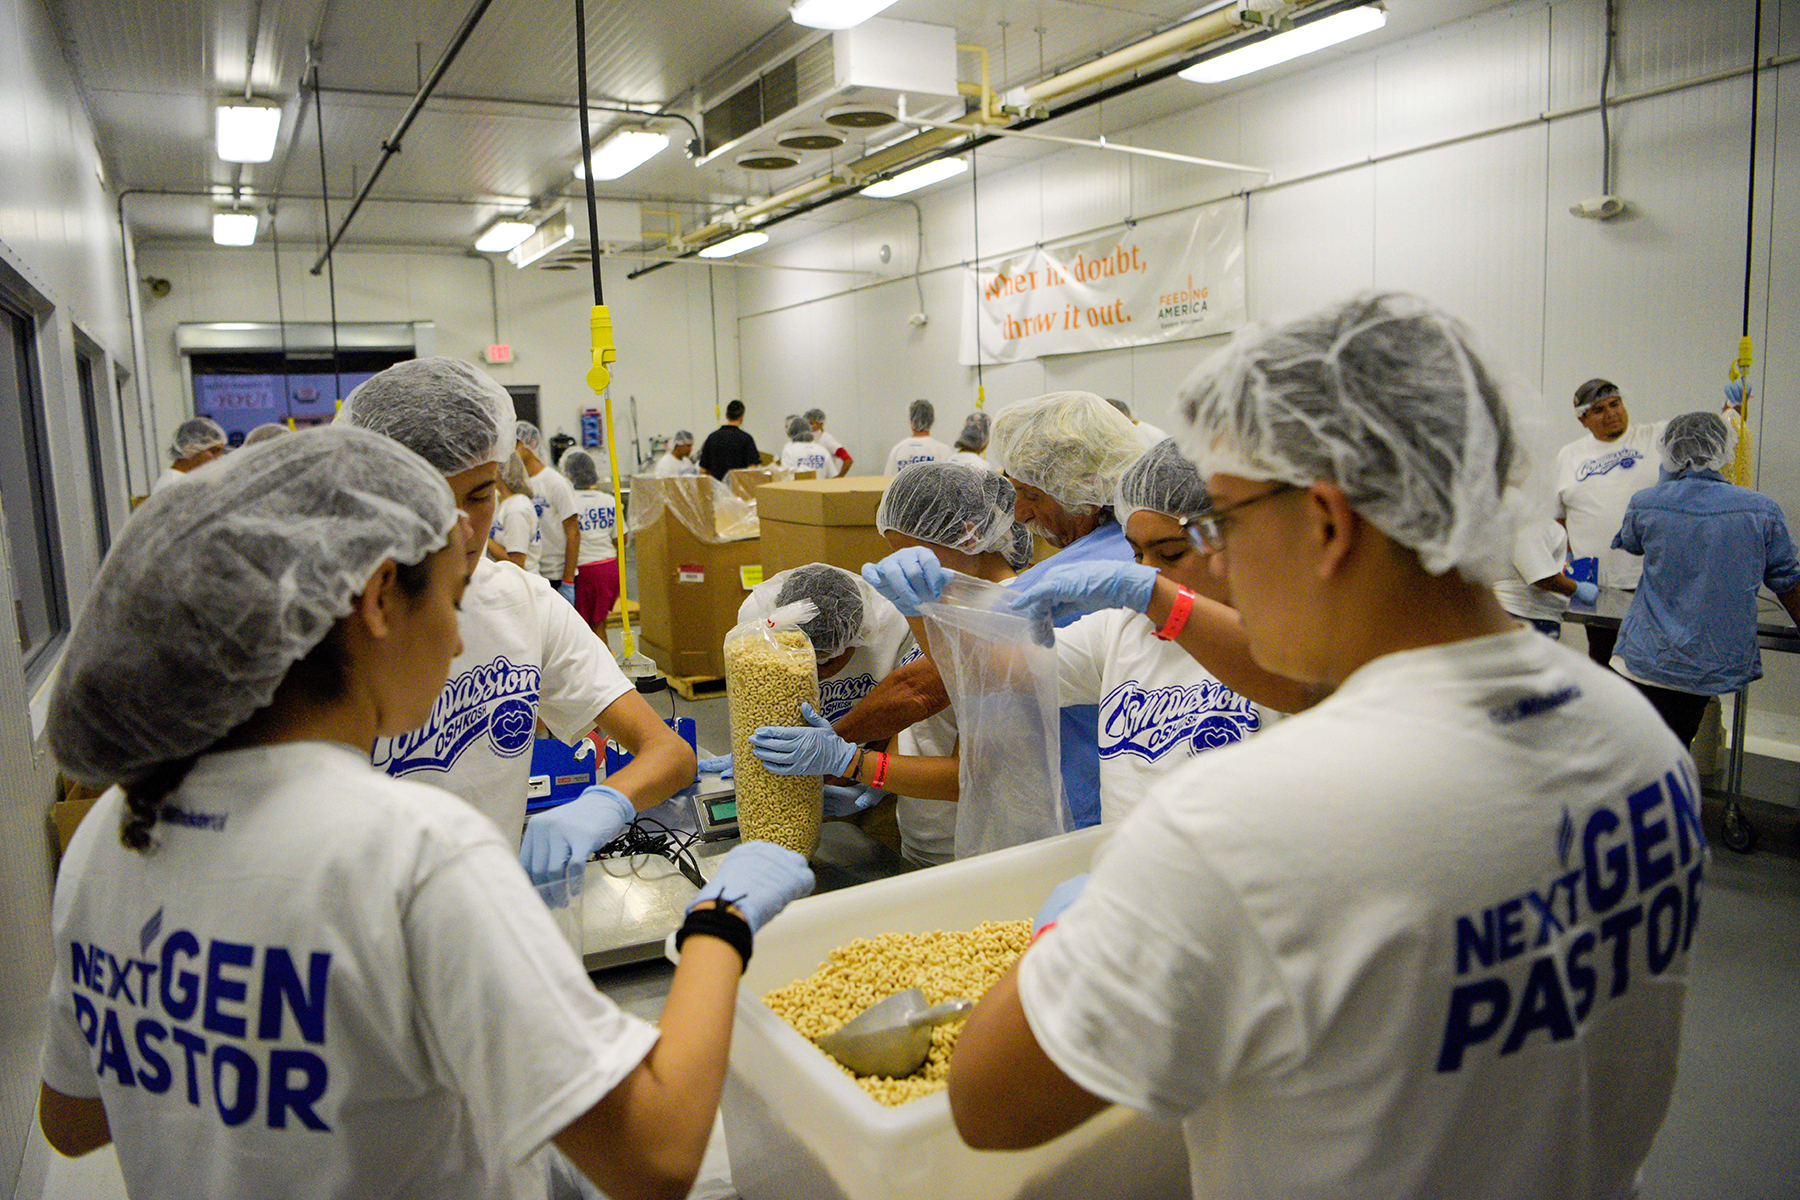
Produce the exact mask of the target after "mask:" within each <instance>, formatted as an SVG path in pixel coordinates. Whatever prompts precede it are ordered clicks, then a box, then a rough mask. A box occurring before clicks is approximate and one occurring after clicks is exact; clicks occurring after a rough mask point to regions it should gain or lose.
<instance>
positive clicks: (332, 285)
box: [313, 59, 344, 400]
mask: <svg viewBox="0 0 1800 1200" xmlns="http://www.w3.org/2000/svg"><path fill="white" fill-rule="evenodd" d="M313 121H314V124H313V129H314V131H315V132H316V133H317V134H318V138H319V202H320V203H321V204H323V205H324V206H325V232H326V236H328V237H329V236H330V233H331V185H330V184H328V183H327V182H326V180H325V102H324V100H323V99H322V98H321V97H320V96H319V64H318V61H317V60H316V59H315V60H314V62H313ZM325 290H326V291H327V292H328V293H329V294H330V296H331V377H332V380H333V381H334V384H335V391H336V395H335V398H336V399H338V400H342V399H343V398H344V376H343V372H342V371H340V370H339V369H338V318H337V256H336V255H335V254H334V253H333V252H332V248H331V246H330V245H327V246H326V247H325Z"/></svg>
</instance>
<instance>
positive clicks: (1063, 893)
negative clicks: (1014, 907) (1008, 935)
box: [1031, 871, 1088, 937]
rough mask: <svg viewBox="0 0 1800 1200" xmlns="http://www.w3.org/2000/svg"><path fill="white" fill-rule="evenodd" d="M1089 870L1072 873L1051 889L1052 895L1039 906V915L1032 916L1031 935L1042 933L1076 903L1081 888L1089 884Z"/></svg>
mask: <svg viewBox="0 0 1800 1200" xmlns="http://www.w3.org/2000/svg"><path fill="white" fill-rule="evenodd" d="M1087 881H1088V876H1087V872H1086V871H1083V872H1082V873H1081V874H1079V875H1071V876H1069V878H1067V879H1065V880H1063V881H1062V882H1061V883H1059V884H1057V885H1056V886H1055V887H1053V888H1051V889H1050V896H1049V898H1048V899H1047V900H1045V901H1044V903H1043V904H1042V905H1040V906H1039V908H1038V910H1037V916H1035V917H1033V918H1031V936H1032V937H1036V936H1037V935H1038V934H1040V933H1042V932H1043V930H1044V926H1046V925H1051V924H1054V923H1055V922H1056V918H1058V917H1060V916H1062V913H1063V909H1065V908H1067V907H1069V905H1071V904H1073V903H1075V897H1077V896H1079V895H1081V889H1082V888H1084V887H1086V886H1087Z"/></svg>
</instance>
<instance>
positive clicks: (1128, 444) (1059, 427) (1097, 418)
mask: <svg viewBox="0 0 1800 1200" xmlns="http://www.w3.org/2000/svg"><path fill="white" fill-rule="evenodd" d="M993 447H994V452H995V454H996V455H998V457H999V459H1000V469H1001V470H1002V471H1005V472H1006V473H1007V474H1008V475H1011V476H1012V477H1013V478H1014V479H1017V480H1019V481H1020V482H1021V483H1028V484H1030V485H1031V486H1032V487H1034V488H1038V489H1039V490H1041V491H1044V492H1047V493H1049V495H1050V496H1051V498H1052V499H1054V500H1055V501H1056V502H1057V503H1058V504H1061V505H1062V506H1063V507H1064V508H1067V509H1071V510H1074V511H1076V512H1077V513H1084V512H1092V511H1093V510H1094V509H1097V508H1104V507H1105V506H1107V505H1109V504H1111V503H1112V502H1113V493H1114V492H1116V491H1117V490H1118V487H1119V476H1121V475H1123V474H1124V473H1125V468H1126V467H1129V466H1130V465H1131V464H1132V463H1133V462H1135V461H1136V460H1137V457H1138V455H1140V454H1142V453H1143V451H1144V447H1143V444H1142V443H1141V442H1139V441H1138V436H1137V433H1136V431H1135V427H1134V426H1133V425H1132V423H1131V422H1130V421H1127V420H1126V419H1125V418H1124V417H1122V416H1120V415H1119V410H1118V409H1116V408H1114V407H1113V406H1112V405H1110V404H1108V403H1107V402H1106V401H1104V400H1102V399H1101V398H1100V397H1098V396H1096V395H1094V394H1093V393H1092V392H1051V393H1050V394H1049V395H1047V396H1038V397H1036V398H1034V399H1031V400H1020V401H1018V402H1017V403H1015V404H1009V405H1007V406H1006V407H1005V408H1003V409H1001V410H1000V415H999V416H997V417H995V418H994V440H993Z"/></svg>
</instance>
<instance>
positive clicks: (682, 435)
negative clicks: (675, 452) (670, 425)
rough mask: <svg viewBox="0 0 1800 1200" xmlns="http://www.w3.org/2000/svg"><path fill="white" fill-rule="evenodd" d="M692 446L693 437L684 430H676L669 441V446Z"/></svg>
mask: <svg viewBox="0 0 1800 1200" xmlns="http://www.w3.org/2000/svg"><path fill="white" fill-rule="evenodd" d="M693 444H694V435H693V434H692V433H690V432H689V431H687V430H685V429H677V430H676V431H675V436H674V437H672V438H670V439H669V445H671V446H691V445H693Z"/></svg>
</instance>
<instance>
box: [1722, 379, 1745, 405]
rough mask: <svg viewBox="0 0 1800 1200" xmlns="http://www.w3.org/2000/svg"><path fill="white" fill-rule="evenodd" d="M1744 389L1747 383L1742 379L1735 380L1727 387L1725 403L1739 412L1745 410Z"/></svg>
mask: <svg viewBox="0 0 1800 1200" xmlns="http://www.w3.org/2000/svg"><path fill="white" fill-rule="evenodd" d="M1744 387H1745V381H1744V380H1742V379H1734V380H1732V381H1731V382H1730V383H1728V384H1726V385H1725V403H1727V404H1729V405H1731V407H1733V408H1735V409H1737V410H1738V411H1739V412H1742V411H1743V408H1744Z"/></svg>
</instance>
